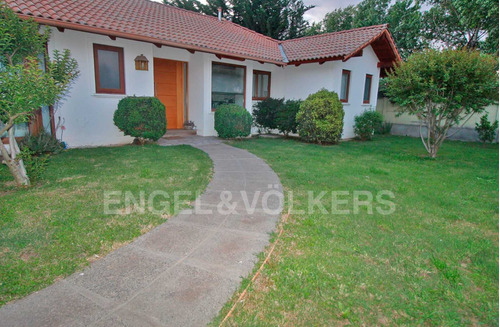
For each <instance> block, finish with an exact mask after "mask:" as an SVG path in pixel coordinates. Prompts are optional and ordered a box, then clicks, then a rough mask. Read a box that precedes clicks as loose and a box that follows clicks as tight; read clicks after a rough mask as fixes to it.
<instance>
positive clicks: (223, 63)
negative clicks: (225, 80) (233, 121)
mask: <svg viewBox="0 0 500 327" xmlns="http://www.w3.org/2000/svg"><path fill="white" fill-rule="evenodd" d="M214 64H216V65H224V66H232V67H239V68H243V108H245V109H246V108H247V107H246V104H247V66H243V65H235V64H228V63H226V62H218V61H212V67H213V65H214ZM210 75H211V76H210V79H211V82H213V78H212V77H213V76H212V75H213V71H212V72H211V73H210ZM212 87H213V86H212ZM212 92H213V91H212V89H210V103H212ZM215 111H216V109H215V108H212V112H215Z"/></svg>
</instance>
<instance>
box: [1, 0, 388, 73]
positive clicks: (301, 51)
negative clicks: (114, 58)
mask: <svg viewBox="0 0 500 327" xmlns="http://www.w3.org/2000/svg"><path fill="white" fill-rule="evenodd" d="M6 2H7V4H8V5H9V6H10V7H11V8H12V9H13V10H14V11H15V12H16V13H18V14H19V15H20V16H24V17H33V18H34V19H35V20H37V21H38V22H40V23H41V24H47V25H53V26H58V27H65V28H69V29H76V30H82V31H88V32H93V33H101V34H106V35H110V36H117V37H123V38H129V39H136V40H141V41H146V42H152V43H155V44H164V45H169V46H176V47H180V48H185V49H189V50H195V51H206V52H210V53H215V54H222V55H226V56H234V57H239V58H247V59H253V60H258V61H264V62H271V63H276V64H285V63H286V59H285V57H286V58H288V60H289V61H299V60H303V61H304V60H311V59H317V58H329V57H336V56H348V55H352V54H353V51H357V50H356V49H358V48H360V47H361V48H362V47H364V46H366V45H367V44H368V43H367V42H370V40H372V39H373V38H374V37H375V38H376V37H377V36H379V35H381V33H383V32H384V31H385V30H386V29H387V26H386V25H379V26H371V27H365V28H360V29H355V30H350V31H343V32H337V33H328V34H322V35H317V36H311V37H304V38H300V39H294V40H288V41H283V42H280V41H277V40H274V39H272V38H270V37H267V36H264V35H262V34H259V33H256V32H254V31H252V30H250V29H247V28H244V27H242V26H239V25H237V24H234V23H231V22H229V21H224V20H223V21H219V20H218V19H217V17H212V16H207V15H202V14H199V13H195V12H192V11H188V10H184V9H179V8H176V7H173V6H169V5H164V4H161V3H158V2H153V1H149V0H6Z"/></svg>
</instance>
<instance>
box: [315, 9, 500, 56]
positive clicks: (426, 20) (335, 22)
mask: <svg viewBox="0 0 500 327" xmlns="http://www.w3.org/2000/svg"><path fill="white" fill-rule="evenodd" d="M498 8H499V5H498V1H496V0H471V1H469V0H424V1H418V0H417V1H415V0H396V1H395V2H393V1H389V0H363V1H362V2H360V3H359V4H358V5H356V6H352V5H351V6H347V7H345V8H339V9H335V10H334V11H332V12H330V13H328V14H326V16H325V18H324V20H323V21H322V22H321V23H319V24H313V25H312V26H311V27H310V28H309V29H308V30H307V31H306V34H307V35H314V34H319V33H325V32H336V31H342V30H347V29H352V28H358V27H364V26H370V25H379V24H385V23H387V24H389V30H390V31H391V33H392V36H393V37H394V41H395V42H396V46H397V47H398V49H399V50H400V52H401V56H402V57H403V58H407V57H408V56H409V55H410V54H412V53H414V52H415V51H418V50H422V49H424V48H426V47H428V46H433V47H444V48H449V47H451V48H462V47H467V48H480V49H481V50H482V51H483V52H485V53H498Z"/></svg>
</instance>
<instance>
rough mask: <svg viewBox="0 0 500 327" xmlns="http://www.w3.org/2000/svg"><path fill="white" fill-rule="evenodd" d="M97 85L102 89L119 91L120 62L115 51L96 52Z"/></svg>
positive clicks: (100, 50)
mask: <svg viewBox="0 0 500 327" xmlns="http://www.w3.org/2000/svg"><path fill="white" fill-rule="evenodd" d="M97 57H98V63H99V84H100V87H101V88H102V89H120V61H119V54H118V52H116V51H108V50H102V49H99V50H97Z"/></svg>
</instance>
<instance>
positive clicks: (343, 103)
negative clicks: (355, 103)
mask: <svg viewBox="0 0 500 327" xmlns="http://www.w3.org/2000/svg"><path fill="white" fill-rule="evenodd" d="M342 105H343V106H350V105H351V104H350V103H349V102H342Z"/></svg>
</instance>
